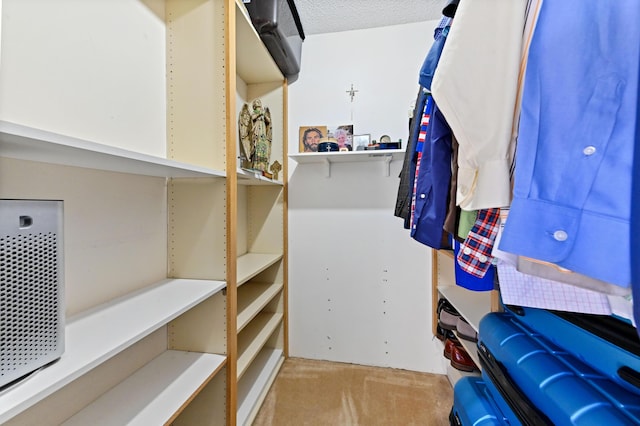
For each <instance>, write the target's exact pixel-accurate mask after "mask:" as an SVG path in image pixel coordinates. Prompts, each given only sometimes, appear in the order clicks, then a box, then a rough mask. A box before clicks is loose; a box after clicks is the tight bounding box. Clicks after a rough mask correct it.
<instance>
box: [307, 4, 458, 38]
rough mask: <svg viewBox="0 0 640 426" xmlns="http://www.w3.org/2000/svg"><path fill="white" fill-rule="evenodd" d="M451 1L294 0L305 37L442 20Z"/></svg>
mask: <svg viewBox="0 0 640 426" xmlns="http://www.w3.org/2000/svg"><path fill="white" fill-rule="evenodd" d="M447 1H448V0H295V4H296V7H297V9H298V14H299V15H300V20H301V21H302V28H303V29H304V33H305V34H306V35H311V34H322V33H333V32H339V31H349V30H359V29H364V28H375V27H385V26H389V25H399V24H408V23H411V22H422V21H430V20H435V19H440V17H442V8H443V7H444V6H445V5H446V4H447Z"/></svg>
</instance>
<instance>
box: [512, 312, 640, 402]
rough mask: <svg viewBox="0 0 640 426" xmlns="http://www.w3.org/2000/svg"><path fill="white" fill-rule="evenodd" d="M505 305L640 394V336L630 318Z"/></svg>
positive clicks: (622, 384)
mask: <svg viewBox="0 0 640 426" xmlns="http://www.w3.org/2000/svg"><path fill="white" fill-rule="evenodd" d="M505 308H506V309H507V310H508V311H509V312H511V313H512V314H513V315H514V316H515V317H516V318H517V319H518V320H519V321H520V322H521V323H523V324H525V325H526V326H527V327H528V328H530V329H531V330H533V331H535V332H537V333H540V334H542V335H544V337H545V339H547V340H550V341H551V342H552V343H553V344H555V345H556V346H558V347H560V348H563V349H565V350H567V351H569V352H573V353H574V355H576V356H577V357H578V358H580V360H581V361H583V362H584V363H585V364H587V365H589V366H590V367H591V368H594V369H595V370H598V371H600V372H601V373H603V374H604V375H605V376H608V377H609V378H611V380H613V381H614V382H616V383H617V384H619V385H620V386H622V387H624V388H625V389H627V390H628V391H629V392H632V393H635V394H637V395H639V396H640V339H639V338H638V333H637V331H636V329H635V327H633V326H632V325H631V324H629V323H628V322H625V321H623V320H620V319H617V318H615V317H613V316H605V315H592V314H582V313H574V312H561V311H549V310H546V309H537V308H529V307H520V306H512V305H507V306H505Z"/></svg>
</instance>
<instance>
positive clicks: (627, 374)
mask: <svg viewBox="0 0 640 426" xmlns="http://www.w3.org/2000/svg"><path fill="white" fill-rule="evenodd" d="M618 376H620V378H621V379H622V380H624V381H625V382H627V383H629V384H631V385H633V386H635V387H637V388H640V372H638V371H636V370H634V369H633V368H631V367H627V366H626V365H625V366H624V367H620V368H618Z"/></svg>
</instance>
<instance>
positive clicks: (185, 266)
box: [166, 0, 287, 424]
mask: <svg viewBox="0 0 640 426" xmlns="http://www.w3.org/2000/svg"><path fill="white" fill-rule="evenodd" d="M166 4H167V12H166V16H167V30H168V36H167V40H168V45H167V63H168V69H169V75H170V78H169V80H168V81H167V92H168V93H171V95H170V96H169V100H168V102H169V109H170V120H168V123H167V126H168V132H167V133H168V136H169V141H168V143H169V146H170V148H169V150H168V152H169V154H170V155H171V157H172V158H173V159H175V160H178V161H188V162H194V163H197V164H200V165H202V166H203V167H212V168H221V169H224V170H225V171H226V173H225V174H226V179H225V181H224V183H220V182H219V181H214V180H202V179H192V180H186V181H185V180H180V181H176V182H173V181H172V183H171V184H170V199H171V200H170V201H171V204H170V207H169V209H170V226H171V229H170V233H171V235H172V245H171V246H170V271H172V272H171V273H172V274H174V275H176V276H188V277H191V278H207V279H213V278H214V277H218V278H224V279H225V280H226V282H227V291H226V311H227V334H226V342H227V345H226V351H227V352H226V353H227V356H228V359H227V363H226V373H227V395H226V405H227V424H236V423H237V424H245V423H250V421H251V419H252V416H254V415H255V411H256V409H257V408H259V406H260V404H261V403H262V398H264V392H263V391H264V390H265V389H262V390H259V389H256V386H259V385H256V384H255V383H250V384H247V383H246V381H247V380H250V379H248V377H249V376H251V377H272V376H274V375H275V373H276V372H277V369H278V368H279V367H280V365H281V364H282V363H281V362H264V363H260V362H259V361H256V360H259V359H260V358H259V354H260V353H261V352H262V351H264V350H272V351H275V352H272V353H277V354H279V356H280V357H282V359H284V356H286V353H287V351H286V346H285V335H286V332H285V327H286V318H285V312H286V311H285V300H286V258H287V256H286V246H285V241H286V239H287V236H286V177H287V171H286V161H285V160H286V146H287V141H286V133H287V132H286V126H287V121H286V115H287V109H286V105H287V86H286V79H285V78H284V77H283V75H282V73H281V72H280V70H279V69H278V67H277V66H276V64H275V63H274V61H273V59H272V58H271V55H270V54H269V52H268V51H267V49H266V48H265V46H264V44H263V43H262V41H261V40H260V37H259V36H258V34H257V33H256V31H255V29H254V28H253V25H252V24H251V20H250V18H249V16H248V13H247V11H246V8H245V6H244V5H243V3H242V2H241V1H240V0H207V1H204V2H202V1H185V0H167V3H166ZM194 80H195V81H198V84H193V81H194ZM258 98H259V99H260V100H261V101H262V104H263V106H265V107H268V108H269V110H270V113H271V118H272V131H273V142H272V147H271V159H270V163H273V162H274V161H276V160H277V161H278V162H279V163H280V164H282V165H283V168H284V169H283V170H282V171H281V173H280V174H279V176H278V178H279V179H278V180H275V179H269V178H266V177H264V176H262V175H260V174H257V173H255V172H252V171H248V170H244V169H241V168H240V167H241V163H240V161H239V159H238V157H239V154H240V152H241V151H240V141H239V136H238V122H237V121H238V118H239V113H240V110H241V108H242V106H243V104H244V103H248V104H251V102H252V101H253V100H254V99H258ZM193 99H198V101H197V102H195V103H194V102H192V100H193ZM198 203H200V204H202V205H204V206H207V208H204V209H202V210H200V211H197V208H196V206H198V205H199V204H198ZM194 208H195V209H194ZM194 210H195V211H194ZM194 218H195V220H194ZM174 235H175V238H174V237H173V236H174ZM240 286H242V287H240ZM267 317H269V318H272V320H271V321H268V322H267V323H266V324H263V322H262V319H263V318H267ZM256 362H257V363H256ZM261 369H267V370H266V371H260V370H261ZM246 371H253V372H254V373H253V375H248V376H247V375H245V372H246ZM243 376H244V377H243ZM241 379H242V380H243V383H244V384H243V387H242V389H251V392H248V391H247V393H245V392H243V391H242V390H241V388H240V387H239V383H240V380H241ZM260 383H261V386H268V385H269V382H268V381H264V380H262V381H261V382H260ZM252 398H258V399H256V400H251V399H252ZM239 401H242V404H243V406H244V407H249V406H250V407H252V409H251V410H248V411H246V410H245V411H242V413H244V414H242V415H241V414H240V413H239V411H238V410H239V406H238V404H239ZM246 416H249V417H246Z"/></svg>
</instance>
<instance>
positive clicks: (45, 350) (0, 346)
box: [0, 200, 64, 385]
mask: <svg viewBox="0 0 640 426" xmlns="http://www.w3.org/2000/svg"><path fill="white" fill-rule="evenodd" d="M12 201H13V200H12ZM1 202H2V204H0V212H1V213H2V214H0V220H2V221H3V222H4V223H3V225H2V228H3V229H2V230H1V231H2V233H1V234H0V385H4V384H6V383H8V382H10V381H13V380H15V379H17V378H20V377H21V376H23V375H25V374H27V373H30V372H31V371H33V370H34V369H36V368H39V367H41V366H42V365H44V364H47V363H49V362H51V361H52V360H54V359H57V358H58V357H59V356H60V354H61V353H62V351H63V350H64V348H63V346H64V340H63V339H62V335H63V334H64V328H63V324H62V323H63V316H62V306H61V304H62V300H63V299H62V294H61V293H62V289H63V286H62V268H61V259H60V257H61V252H60V237H59V235H58V230H55V229H54V230H50V231H46V230H44V229H40V228H50V227H52V226H54V227H57V225H59V224H61V220H60V219H61V218H56V217H55V215H56V214H57V213H58V209H57V208H54V209H49V210H51V212H50V213H49V214H51V213H52V214H53V215H54V218H53V220H51V219H48V220H44V218H42V217H41V215H43V214H45V215H46V213H43V212H42V209H41V208H39V209H37V210H36V211H30V209H31V207H32V206H34V207H35V206H37V205H39V204H41V203H45V202H43V201H34V203H37V204H33V205H32V204H29V203H27V207H26V209H25V208H23V209H21V210H20V211H19V212H18V211H13V209H9V210H11V213H9V214H8V216H9V217H6V216H7V214H6V213H8V211H7V210H6V209H2V207H3V206H4V203H6V202H7V200H1ZM16 202H22V203H24V201H16ZM58 203H60V202H58ZM60 204H61V203H60ZM45 210H46V209H45ZM18 213H20V214H18ZM22 213H24V214H22ZM25 218H28V220H26V219H25ZM25 220H26V222H25ZM11 224H14V225H13V227H14V228H15V229H14V230H13V232H10V233H9V232H7V229H4V228H7V227H8V226H11ZM32 230H34V231H35V232H30V231H32ZM39 231H42V232H39Z"/></svg>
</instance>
